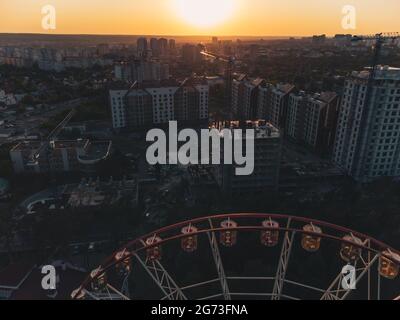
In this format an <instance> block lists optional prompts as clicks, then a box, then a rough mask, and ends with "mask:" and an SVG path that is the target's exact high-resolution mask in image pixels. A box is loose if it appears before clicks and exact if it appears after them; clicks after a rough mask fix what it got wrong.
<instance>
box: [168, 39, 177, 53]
mask: <svg viewBox="0 0 400 320" xmlns="http://www.w3.org/2000/svg"><path fill="white" fill-rule="evenodd" d="M168 46H169V52H170V54H175V51H176V41H175V39H169V41H168Z"/></svg>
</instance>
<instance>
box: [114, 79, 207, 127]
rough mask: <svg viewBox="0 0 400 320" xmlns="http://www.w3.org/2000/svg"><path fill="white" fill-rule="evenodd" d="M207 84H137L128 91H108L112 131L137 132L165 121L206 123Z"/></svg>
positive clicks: (192, 81)
mask: <svg viewBox="0 0 400 320" xmlns="http://www.w3.org/2000/svg"><path fill="white" fill-rule="evenodd" d="M208 91H209V87H208V83H207V80H206V79H203V78H196V77H193V78H189V79H186V80H185V81H183V82H181V83H179V82H177V81H175V80H172V79H170V80H167V81H152V82H143V83H138V82H136V83H135V84H134V85H133V86H131V88H129V89H117V90H115V89H113V90H110V105H111V112H112V122H113V127H114V128H115V129H122V128H129V129H132V128H140V127H146V126H151V125H154V124H163V123H168V121H173V120H178V121H190V122H198V121H205V120H207V119H208V99H209V96H208Z"/></svg>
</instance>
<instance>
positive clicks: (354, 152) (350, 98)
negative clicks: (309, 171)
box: [334, 66, 400, 182]
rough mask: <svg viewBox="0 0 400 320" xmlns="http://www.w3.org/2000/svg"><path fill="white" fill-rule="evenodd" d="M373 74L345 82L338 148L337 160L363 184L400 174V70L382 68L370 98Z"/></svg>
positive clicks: (357, 75)
mask: <svg viewBox="0 0 400 320" xmlns="http://www.w3.org/2000/svg"><path fill="white" fill-rule="evenodd" d="M369 74H370V70H364V71H361V72H353V73H352V74H351V76H350V77H349V78H348V79H347V81H346V83H345V88H344V93H343V98H342V102H341V106H340V113H339V121H338V127H337V134H336V141H335V147H334V161H335V162H336V163H337V164H338V165H339V166H341V167H342V168H343V169H344V170H345V171H346V172H347V173H348V174H349V175H350V176H352V177H353V178H354V179H355V180H357V181H361V182H365V181H369V180H371V179H373V178H376V177H381V176H399V175H400V69H398V68H390V67H388V66H379V67H378V69H377V70H376V73H375V80H374V81H373V83H372V91H371V92H370V96H369V99H368V94H367V84H368V78H369ZM366 99H368V103H366Z"/></svg>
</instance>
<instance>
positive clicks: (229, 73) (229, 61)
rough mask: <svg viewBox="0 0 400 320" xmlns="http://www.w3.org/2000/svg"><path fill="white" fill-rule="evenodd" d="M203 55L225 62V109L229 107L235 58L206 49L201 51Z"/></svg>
mask: <svg viewBox="0 0 400 320" xmlns="http://www.w3.org/2000/svg"><path fill="white" fill-rule="evenodd" d="M201 54H202V55H203V56H206V57H209V58H212V59H215V60H217V61H222V62H225V63H226V69H225V83H226V85H225V107H226V109H227V110H229V109H230V107H231V94H232V81H233V71H234V68H235V58H234V57H232V56H224V55H219V54H215V53H211V52H208V51H201Z"/></svg>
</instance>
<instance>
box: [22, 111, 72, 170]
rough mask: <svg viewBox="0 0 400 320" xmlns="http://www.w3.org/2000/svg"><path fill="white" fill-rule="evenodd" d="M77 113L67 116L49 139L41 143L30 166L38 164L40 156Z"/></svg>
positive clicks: (31, 156)
mask: <svg viewBox="0 0 400 320" xmlns="http://www.w3.org/2000/svg"><path fill="white" fill-rule="evenodd" d="M75 112H76V111H75V109H72V110H71V111H70V112H69V113H68V114H67V115H66V117H65V118H64V119H63V120H62V121H61V122H60V123H59V124H58V125H57V126H56V127H55V128H54V129H53V130H52V131H51V132H50V134H49V135H48V136H47V138H46V139H45V140H44V141H42V142H41V144H40V146H39V148H37V149H35V150H33V151H32V153H31V155H30V159H29V162H28V165H31V166H33V165H36V164H37V163H38V161H39V157H40V155H41V154H42V153H43V151H45V150H48V148H49V144H50V142H51V141H52V140H54V139H56V138H57V136H58V135H59V134H60V132H61V131H62V130H63V129H64V128H65V126H66V125H67V124H68V122H69V121H70V120H71V119H72V117H73V116H74V115H75Z"/></svg>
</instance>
